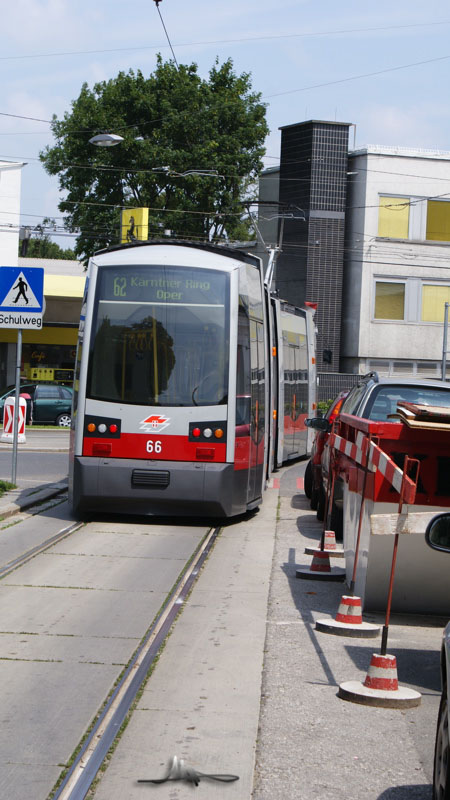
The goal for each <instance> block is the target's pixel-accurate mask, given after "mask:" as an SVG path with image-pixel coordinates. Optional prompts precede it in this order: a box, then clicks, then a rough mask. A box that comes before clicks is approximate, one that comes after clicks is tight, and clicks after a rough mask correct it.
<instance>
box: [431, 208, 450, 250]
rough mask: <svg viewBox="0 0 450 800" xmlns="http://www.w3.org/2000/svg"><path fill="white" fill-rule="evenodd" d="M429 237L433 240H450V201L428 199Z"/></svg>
mask: <svg viewBox="0 0 450 800" xmlns="http://www.w3.org/2000/svg"><path fill="white" fill-rule="evenodd" d="M427 239H429V240H430V241H432V242H450V203H446V202H445V201H442V200H428V203H427Z"/></svg>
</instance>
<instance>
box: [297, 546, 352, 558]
mask: <svg viewBox="0 0 450 800" xmlns="http://www.w3.org/2000/svg"><path fill="white" fill-rule="evenodd" d="M320 552H322V551H321V549H320V547H305V553H306V554H307V555H308V556H315V555H316V553H320ZM325 553H328V555H329V556H330V558H345V552H344V549H343V548H342V547H339V548H338V549H337V550H329V549H328V548H325Z"/></svg>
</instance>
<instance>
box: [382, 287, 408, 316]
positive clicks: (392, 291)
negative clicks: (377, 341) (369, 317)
mask: <svg viewBox="0 0 450 800" xmlns="http://www.w3.org/2000/svg"><path fill="white" fill-rule="evenodd" d="M404 318H405V284H404V283H394V282H393V281H392V282H391V281H389V282H387V281H376V283H375V319H404Z"/></svg>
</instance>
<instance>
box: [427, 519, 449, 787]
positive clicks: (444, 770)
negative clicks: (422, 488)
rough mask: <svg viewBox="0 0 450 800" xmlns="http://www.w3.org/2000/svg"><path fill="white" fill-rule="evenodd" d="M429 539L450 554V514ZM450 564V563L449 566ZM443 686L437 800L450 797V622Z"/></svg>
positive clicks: (443, 653)
mask: <svg viewBox="0 0 450 800" xmlns="http://www.w3.org/2000/svg"><path fill="white" fill-rule="evenodd" d="M425 538H426V541H427V544H429V545H430V547H432V548H433V549H434V550H440V551H441V552H443V553H450V514H449V513H445V514H438V515H437V516H436V517H433V519H432V520H431V522H430V523H429V525H428V527H427V530H426V533H425ZM449 566H450V565H449ZM441 687H442V695H441V702H440V705H439V712H438V721H437V728H436V739H435V746H434V768H433V800H449V798H450V743H449V723H450V711H449V709H450V622H449V623H448V625H447V627H446V628H445V631H444V635H443V638H442V647H441Z"/></svg>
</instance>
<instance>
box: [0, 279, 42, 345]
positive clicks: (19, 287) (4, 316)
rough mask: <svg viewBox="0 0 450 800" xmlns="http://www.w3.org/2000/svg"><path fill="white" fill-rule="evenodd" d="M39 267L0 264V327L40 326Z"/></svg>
mask: <svg viewBox="0 0 450 800" xmlns="http://www.w3.org/2000/svg"><path fill="white" fill-rule="evenodd" d="M43 316H44V270H43V268H42V267H0V328H28V329H30V328H34V329H35V330H39V329H40V328H42V318H43Z"/></svg>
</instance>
